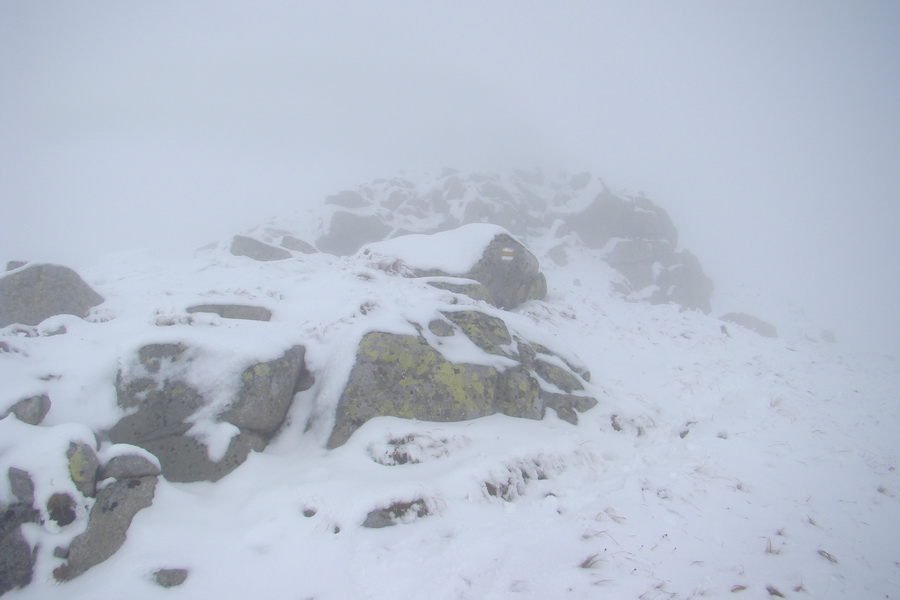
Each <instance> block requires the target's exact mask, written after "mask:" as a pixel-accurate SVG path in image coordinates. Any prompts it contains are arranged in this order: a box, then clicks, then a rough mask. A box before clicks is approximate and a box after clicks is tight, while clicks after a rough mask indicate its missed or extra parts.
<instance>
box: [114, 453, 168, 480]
mask: <svg viewBox="0 0 900 600" xmlns="http://www.w3.org/2000/svg"><path fill="white" fill-rule="evenodd" d="M102 473H103V476H102V478H103V479H108V478H110V477H112V478H114V479H130V478H132V477H155V476H157V475H160V474H161V471H160V468H159V467H158V466H157V465H155V464H154V463H153V462H151V461H150V460H149V459H148V458H146V457H145V456H141V455H139V454H122V455H119V456H114V457H112V458H111V459H110V460H109V462H108V463H106V466H105V467H103V470H102Z"/></svg>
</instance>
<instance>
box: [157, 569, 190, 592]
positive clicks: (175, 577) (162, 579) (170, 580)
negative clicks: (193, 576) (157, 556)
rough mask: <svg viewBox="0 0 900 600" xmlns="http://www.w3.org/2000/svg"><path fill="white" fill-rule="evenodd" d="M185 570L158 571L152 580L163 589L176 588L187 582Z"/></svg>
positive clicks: (186, 571)
mask: <svg viewBox="0 0 900 600" xmlns="http://www.w3.org/2000/svg"><path fill="white" fill-rule="evenodd" d="M187 578H188V570H187V569H160V570H158V571H156V572H155V573H153V579H154V580H156V583H157V584H158V585H160V586H162V587H164V588H171V587H176V586H179V585H181V584H182V583H184V582H185V581H187Z"/></svg>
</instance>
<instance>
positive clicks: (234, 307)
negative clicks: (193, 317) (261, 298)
mask: <svg viewBox="0 0 900 600" xmlns="http://www.w3.org/2000/svg"><path fill="white" fill-rule="evenodd" d="M187 312H189V313H198V312H205V313H214V314H217V315H219V316H220V317H222V318H223V319H245V320H248V321H269V320H271V319H272V311H270V310H269V309H268V308H264V307H262V306H248V305H244V304H199V305H197V306H191V307H190V308H188V309H187Z"/></svg>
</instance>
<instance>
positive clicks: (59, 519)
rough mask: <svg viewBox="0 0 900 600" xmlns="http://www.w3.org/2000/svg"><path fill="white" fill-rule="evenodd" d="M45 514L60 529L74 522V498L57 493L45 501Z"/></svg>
mask: <svg viewBox="0 0 900 600" xmlns="http://www.w3.org/2000/svg"><path fill="white" fill-rule="evenodd" d="M47 514H48V515H50V519H51V520H53V521H55V522H56V524H57V525H59V526H60V527H65V526H66V525H68V524H70V523H71V522H72V521H74V520H75V516H76V515H75V498H73V497H72V496H71V494H66V493H64V492H57V493H55V494H53V495H51V496H50V498H48V499H47Z"/></svg>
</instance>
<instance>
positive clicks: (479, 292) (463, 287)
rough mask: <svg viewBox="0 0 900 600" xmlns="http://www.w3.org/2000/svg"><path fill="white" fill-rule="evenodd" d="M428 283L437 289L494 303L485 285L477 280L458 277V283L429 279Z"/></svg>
mask: <svg viewBox="0 0 900 600" xmlns="http://www.w3.org/2000/svg"><path fill="white" fill-rule="evenodd" d="M428 285H430V286H432V287H436V288H438V289H439V290H447V291H448V292H453V293H456V294H463V295H464V296H468V297H469V298H471V299H472V300H476V301H481V302H487V303H488V304H494V305H496V303H495V302H494V299H493V298H491V293H490V292H488V290H487V288H486V287H484V286H483V285H482V284H480V283H478V282H477V281H472V282H466V281H465V280H464V279H460V280H459V283H456V282H451V281H429V282H428Z"/></svg>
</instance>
